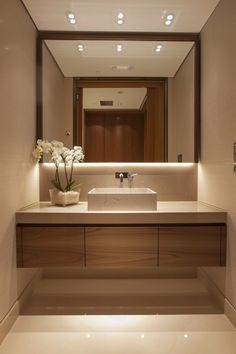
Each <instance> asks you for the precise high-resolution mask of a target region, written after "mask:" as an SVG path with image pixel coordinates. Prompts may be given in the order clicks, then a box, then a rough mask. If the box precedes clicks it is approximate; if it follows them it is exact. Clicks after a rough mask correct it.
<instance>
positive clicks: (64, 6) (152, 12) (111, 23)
mask: <svg viewBox="0 0 236 354" xmlns="http://www.w3.org/2000/svg"><path fill="white" fill-rule="evenodd" d="M22 2H23V3H24V4H25V6H26V8H27V10H28V11H29V13H30V15H31V17H32V19H33V21H34V22H35V24H36V26H37V28H38V29H39V30H54V31H59V30H61V31H141V32H146V31H154V32H200V31H201V29H202V27H203V26H204V24H205V23H206V21H207V19H208V18H209V16H210V15H211V13H212V12H213V10H214V9H215V7H216V5H217V4H218V3H219V0H125V1H124V0H123V1H122V0H74V1H69V0H22ZM69 11H73V12H74V13H75V14H76V17H77V23H76V24H74V25H71V24H70V23H69V22H68V20H67V14H68V12H69ZM119 11H122V12H123V13H124V14H125V20H124V24H123V25H118V24H117V23H116V20H115V19H116V15H117V13H118V12H119ZM166 13H173V14H174V15H175V18H174V21H173V23H172V25H171V26H169V27H168V26H166V25H165V24H164V21H163V16H165V14H166Z"/></svg>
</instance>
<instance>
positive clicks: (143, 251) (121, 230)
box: [85, 227, 158, 268]
mask: <svg viewBox="0 0 236 354" xmlns="http://www.w3.org/2000/svg"><path fill="white" fill-rule="evenodd" d="M157 233H158V228H157V227H86V228H85V240H86V267H96V268H97V267H101V268H107V267H115V268H120V267H130V268H132V267H157V264H158V259H157V257H158V249H157V245H158V237H157Z"/></svg>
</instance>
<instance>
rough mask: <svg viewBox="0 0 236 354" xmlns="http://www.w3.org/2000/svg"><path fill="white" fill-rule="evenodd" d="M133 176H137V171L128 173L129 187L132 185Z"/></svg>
mask: <svg viewBox="0 0 236 354" xmlns="http://www.w3.org/2000/svg"><path fill="white" fill-rule="evenodd" d="M135 176H137V173H131V172H129V173H128V185H129V188H132V187H133V182H134V177H135Z"/></svg>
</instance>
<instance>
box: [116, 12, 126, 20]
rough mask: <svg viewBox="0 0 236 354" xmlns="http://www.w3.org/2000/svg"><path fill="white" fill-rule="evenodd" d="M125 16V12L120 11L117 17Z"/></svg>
mask: <svg viewBox="0 0 236 354" xmlns="http://www.w3.org/2000/svg"><path fill="white" fill-rule="evenodd" d="M124 17H125V15H124V14H123V12H119V13H118V15H117V18H119V19H122V18H124Z"/></svg>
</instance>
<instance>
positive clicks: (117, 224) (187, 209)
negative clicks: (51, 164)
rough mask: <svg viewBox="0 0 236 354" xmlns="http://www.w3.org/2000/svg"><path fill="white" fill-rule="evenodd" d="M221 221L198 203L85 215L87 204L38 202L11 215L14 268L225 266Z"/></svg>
mask: <svg viewBox="0 0 236 354" xmlns="http://www.w3.org/2000/svg"><path fill="white" fill-rule="evenodd" d="M226 217H227V214H226V212H225V211H223V210H221V209H217V208H214V207H211V206H207V205H205V204H202V203H200V202H158V208H157V210H154V211H88V205H87V203H86V202H81V203H79V204H77V205H72V206H67V207H56V206H52V205H51V204H50V203H49V202H41V203H38V204H35V205H32V206H29V207H27V208H24V209H22V210H19V211H18V212H17V213H16V223H17V265H18V267H20V268H22V267H23V268H31V267H57V266H66V267H84V268H94V267H95V268H106V267H110V268H117V267H127V268H128V267H129V268H132V267H161V266H224V265H225V261H226Z"/></svg>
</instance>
